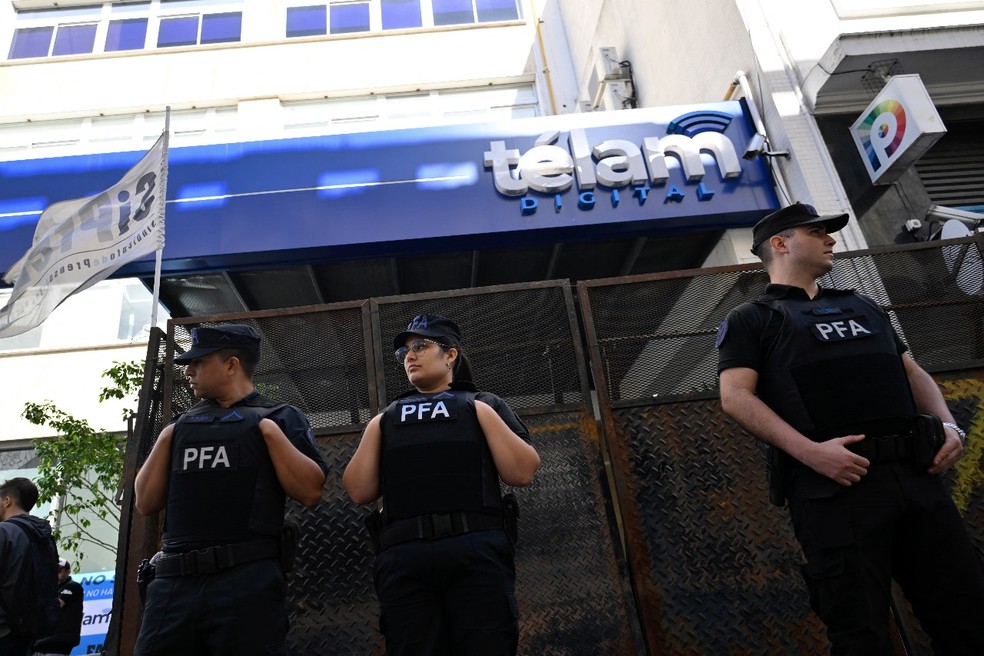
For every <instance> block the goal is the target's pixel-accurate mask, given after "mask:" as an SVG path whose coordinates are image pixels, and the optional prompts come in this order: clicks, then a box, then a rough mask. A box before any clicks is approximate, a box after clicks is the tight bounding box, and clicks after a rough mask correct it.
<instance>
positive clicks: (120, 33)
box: [105, 18, 147, 52]
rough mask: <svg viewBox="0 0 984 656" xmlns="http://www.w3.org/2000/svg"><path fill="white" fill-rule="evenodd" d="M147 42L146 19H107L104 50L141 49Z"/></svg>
mask: <svg viewBox="0 0 984 656" xmlns="http://www.w3.org/2000/svg"><path fill="white" fill-rule="evenodd" d="M146 42H147V19H146V18H125V19H122V20H111V21H109V29H108V30H107V32H106V48H105V50H106V52H115V51H119V50H141V49H142V48H143V47H144V44H145V43H146Z"/></svg>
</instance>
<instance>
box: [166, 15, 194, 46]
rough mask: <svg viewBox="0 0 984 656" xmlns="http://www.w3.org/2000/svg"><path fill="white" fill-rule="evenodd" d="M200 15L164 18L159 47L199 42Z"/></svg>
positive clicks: (190, 44)
mask: <svg viewBox="0 0 984 656" xmlns="http://www.w3.org/2000/svg"><path fill="white" fill-rule="evenodd" d="M198 19H199V17H198V16H175V17H173V18H162V19H161V27H160V31H159V32H158V33H157V47H158V48H170V47H173V46H193V45H195V44H196V43H198Z"/></svg>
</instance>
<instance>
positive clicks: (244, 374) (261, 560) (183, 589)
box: [134, 324, 328, 656]
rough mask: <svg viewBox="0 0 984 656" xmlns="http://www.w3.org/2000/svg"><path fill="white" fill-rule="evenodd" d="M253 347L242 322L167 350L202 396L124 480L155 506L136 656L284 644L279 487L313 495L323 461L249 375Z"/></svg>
mask: <svg viewBox="0 0 984 656" xmlns="http://www.w3.org/2000/svg"><path fill="white" fill-rule="evenodd" d="M259 359H260V335H259V333H258V332H257V331H256V330H255V329H253V328H252V327H251V326H248V325H244V324H225V325H219V326H215V327H211V328H208V327H199V328H194V329H193V330H192V346H191V349H189V350H188V351H187V352H186V353H184V354H182V355H180V356H178V357H176V358H175V359H174V361H175V362H176V363H177V364H184V365H185V375H186V376H187V377H188V381H189V382H190V384H191V389H192V390H193V391H194V394H195V396H196V397H198V398H199V399H201V400H200V402H199V403H198V404H196V405H195V406H193V407H192V408H190V409H189V410H188V411H187V412H185V413H184V414H182V415H180V416H179V417H177V418H176V419H175V420H174V421H172V422H171V423H170V424H168V425H167V426H165V427H164V430H162V431H161V434H160V436H159V437H158V439H157V442H156V443H155V444H154V447H153V449H152V450H151V452H150V455H149V456H148V457H147V461H146V462H145V463H144V464H143V466H142V467H141V468H140V471H139V472H137V477H136V480H135V482H134V491H135V506H136V508H137V511H138V512H140V513H142V514H144V515H149V514H152V513H156V512H159V511H161V510H164V509H166V513H165V517H164V535H163V542H164V545H163V549H162V553H160V554H158V555H157V556H155V558H154V565H153V576H154V577H155V578H153V580H152V581H150V583H149V585H147V588H146V605H145V606H144V614H143V621H142V622H141V625H140V635H139V636H138V637H137V644H136V647H135V650H134V653H135V654H136V656H156V655H161V656H163V655H165V654H166V655H168V656H171V655H173V654H181V656H196V655H203V656H204V655H222V656H252V655H254V654H255V655H260V654H264V655H265V654H281V655H283V654H284V653H285V651H286V640H287V628H288V626H287V625H288V618H287V608H286V604H287V601H286V595H287V584H286V579H285V573H284V566H283V565H282V564H281V560H280V557H281V555H282V553H290V552H292V551H293V549H292V548H284V549H282V543H283V539H282V538H283V536H284V511H285V503H286V497H287V496H290V497H291V498H293V499H295V500H297V501H298V502H300V503H302V504H303V505H305V506H308V507H312V506H314V505H316V504H317V503H318V502H319V501H320V500H321V490H322V487H323V486H324V484H325V478H326V476H327V473H328V465H327V464H326V463H325V460H324V458H323V457H322V455H321V452H320V451H319V449H318V446H317V444H316V443H315V441H314V435H313V433H312V432H311V427H310V425H309V424H308V421H307V419H306V418H305V417H304V415H303V414H302V413H301V411H300V410H299V409H297V408H295V407H294V406H290V405H287V404H285V403H281V402H278V401H274V400H272V399H269V398H267V397H265V396H263V395H261V394H260V393H259V392H258V391H257V390H256V388H255V387H254V385H253V372H254V371H255V369H256V366H257V364H258V362H259Z"/></svg>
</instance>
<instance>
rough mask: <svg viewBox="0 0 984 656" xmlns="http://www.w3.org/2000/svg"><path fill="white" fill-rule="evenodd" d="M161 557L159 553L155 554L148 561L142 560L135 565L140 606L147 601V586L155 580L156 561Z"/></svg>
mask: <svg viewBox="0 0 984 656" xmlns="http://www.w3.org/2000/svg"><path fill="white" fill-rule="evenodd" d="M160 557H161V552H160V551H158V552H157V553H155V554H154V555H153V556H152V557H151V558H150V560H148V559H146V558H144V559H143V560H141V561H140V564H139V565H137V591H138V592H139V593H140V604H141V605H143V604H144V603H145V602H146V601H147V586H149V585H150V583H151V581H153V580H154V579H155V578H157V559H158V558H160Z"/></svg>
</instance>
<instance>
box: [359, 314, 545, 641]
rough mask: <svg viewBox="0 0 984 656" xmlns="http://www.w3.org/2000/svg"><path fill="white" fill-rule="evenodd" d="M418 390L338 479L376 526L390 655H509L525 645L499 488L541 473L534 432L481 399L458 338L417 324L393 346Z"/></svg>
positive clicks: (506, 509) (368, 435)
mask: <svg viewBox="0 0 984 656" xmlns="http://www.w3.org/2000/svg"><path fill="white" fill-rule="evenodd" d="M393 346H394V348H396V357H397V360H399V361H400V362H401V363H402V364H403V366H404V369H405V371H406V375H407V379H408V380H409V381H410V384H411V385H413V387H414V388H415V389H414V390H412V391H410V392H408V393H406V394H404V395H402V396H400V397H399V398H397V399H396V400H395V401H394V402H393V403H392V404H390V405H389V407H387V408H386V410H385V411H383V412H382V413H381V414H379V415H377V416H376V417H374V418H373V419H372V420H371V421H370V422H369V423H368V424H367V426H366V429H365V431H364V432H363V435H362V440H361V442H360V443H359V447H358V449H357V450H356V453H355V455H354V456H353V457H352V460H351V461H350V462H349V464H348V467H347V468H346V470H345V474H344V476H343V479H342V481H343V483H344V485H345V489H346V490H347V491H348V493H349V496H351V498H352V500H353V501H355V502H356V503H371V502H374V501H376V500H377V499H379V498H380V497H382V510H381V512H379V513H374V514H373V515H372V517H373V519H374V520H378V525H375V526H371V528H370V530H371V532H372V533H373V534H374V542H375V544H376V548H377V556H376V562H375V567H374V580H375V584H376V594H377V596H378V598H379V604H380V607H381V614H382V617H381V620H380V627H381V629H382V632H383V635H384V637H385V639H386V653H387V654H388V655H389V656H409V655H419V656H450V655H456V656H486V655H487V656H493V655H495V656H500V655H501V656H506V655H513V654H515V653H516V650H517V647H518V637H519V623H518V612H517V606H516V599H515V595H514V581H515V567H514V564H513V542H512V538H511V537H510V533H508V532H507V528H508V527H509V524H510V521H514V520H515V515H513V514H512V513H511V512H510V507H511V504H510V503H509V502H510V500H509V499H508V498H507V499H504V498H503V496H502V494H501V491H500V487H499V482H500V480H501V481H502V482H504V483H506V484H507V485H512V486H526V485H529V484H530V483H531V482H532V481H533V475H534V473H535V472H536V470H537V469H538V468H539V466H540V458H539V456H538V455H537V453H536V451H535V450H534V448H533V447H532V446H531V445H530V444H529V432H528V431H527V428H526V426H525V425H524V424H523V422H522V421H521V420H520V419H519V417H518V416H516V414H515V413H514V412H513V411H512V410H511V409H510V408H509V407H508V406H507V405H506V403H505V402H504V401H503V400H502V399H501V398H499V397H498V396H496V395H494V394H490V393H488V392H479V391H477V389H476V387H475V385H474V384H473V383H472V376H471V367H470V365H469V363H468V361H467V359H466V358H465V354H464V352H463V351H462V348H461V331H460V330H459V328H458V326H457V325H456V324H455V323H454V322H453V321H451V320H450V319H447V318H445V317H441V316H438V315H434V314H422V315H418V316H416V317H414V319H413V320H412V321H411V322H410V324H409V325H408V326H407V329H406V331H404V332H402V333H400V334H399V335H397V336H396V338H395V339H394V340H393Z"/></svg>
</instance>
